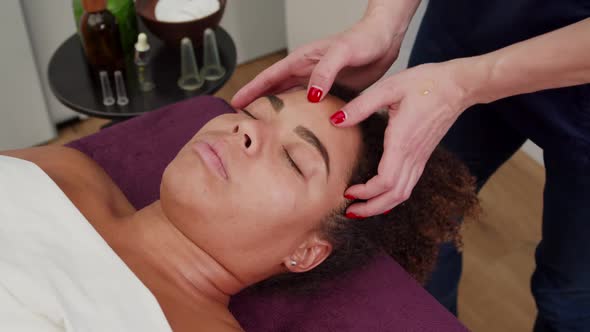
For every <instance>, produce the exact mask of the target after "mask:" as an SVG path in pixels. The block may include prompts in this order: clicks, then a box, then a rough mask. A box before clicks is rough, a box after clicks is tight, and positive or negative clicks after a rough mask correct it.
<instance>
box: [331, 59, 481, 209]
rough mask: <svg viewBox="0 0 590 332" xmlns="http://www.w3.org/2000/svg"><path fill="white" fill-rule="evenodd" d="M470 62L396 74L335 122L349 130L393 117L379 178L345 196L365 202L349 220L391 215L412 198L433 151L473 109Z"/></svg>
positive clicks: (356, 205) (357, 205)
mask: <svg viewBox="0 0 590 332" xmlns="http://www.w3.org/2000/svg"><path fill="white" fill-rule="evenodd" d="M465 61H467V60H463V59H459V60H453V61H448V62H442V63H436V64H425V65H421V66H417V67H414V68H410V69H407V70H405V71H403V72H401V73H399V74H396V75H392V76H390V77H388V78H387V79H384V80H383V81H381V82H379V83H377V84H375V85H374V86H372V87H371V88H369V89H368V90H366V91H365V92H364V93H363V94H362V95H360V96H358V97H357V98H355V99H354V100H352V101H351V102H350V103H348V104H347V105H345V106H344V107H343V108H342V110H341V111H338V112H336V113H335V114H334V115H333V116H332V117H331V118H330V119H331V121H332V123H333V124H334V125H336V126H338V127H348V126H353V125H356V124H357V123H359V122H361V121H362V120H364V119H365V118H367V117H368V116H369V115H371V114H372V113H374V112H375V111H377V110H386V111H387V112H388V113H389V123H388V126H387V129H386V130H385V141H384V145H383V148H384V150H383V156H382V158H381V161H380V163H379V168H378V174H377V175H376V176H375V177H373V178H372V179H370V180H369V181H368V182H367V183H366V184H358V185H354V186H352V187H350V188H348V189H347V190H346V192H345V195H347V196H353V197H354V198H357V199H360V200H363V202H357V203H354V204H352V205H351V206H350V207H349V208H348V209H347V216H348V217H350V218H362V217H368V216H372V215H376V214H380V213H387V212H389V210H390V209H392V208H393V207H395V206H396V205H398V204H400V203H402V202H403V201H405V200H406V199H408V198H409V197H410V194H411V193H412V190H413V188H414V186H415V185H416V182H417V181H418V179H419V178H420V176H421V175H422V171H423V170H424V166H425V164H426V161H427V160H428V158H429V157H430V155H431V154H432V152H433V150H434V148H435V147H436V146H437V144H438V143H439V142H440V141H441V139H442V138H443V136H444V135H445V133H446V132H447V131H448V130H449V128H450V127H451V125H452V124H453V123H454V122H455V120H456V119H457V117H458V116H459V115H460V114H461V113H462V111H463V110H465V109H466V108H467V107H469V106H471V105H472V104H473V103H472V102H470V101H469V100H468V99H469V98H468V91H467V90H466V89H464V88H463V86H466V85H464V84H462V82H463V81H464V80H463V77H462V76H465V75H464V74H465V70H466V69H467V70H469V69H468V68H469V64H468V63H465ZM364 200H366V202H365V201H364ZM393 213H395V211H394V212H393Z"/></svg>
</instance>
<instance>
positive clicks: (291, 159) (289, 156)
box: [283, 148, 304, 178]
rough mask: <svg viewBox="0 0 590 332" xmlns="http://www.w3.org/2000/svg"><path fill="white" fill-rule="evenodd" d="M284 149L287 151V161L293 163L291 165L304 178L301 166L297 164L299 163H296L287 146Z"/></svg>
mask: <svg viewBox="0 0 590 332" xmlns="http://www.w3.org/2000/svg"><path fill="white" fill-rule="evenodd" d="M283 151H285V158H287V161H288V162H289V164H291V167H292V168H293V169H294V170H295V171H296V172H297V173H298V174H299V176H301V177H302V178H303V177H304V176H303V172H302V171H301V169H300V168H299V166H297V164H296V163H295V161H294V160H293V158H291V155H290V154H289V151H287V149H285V148H283Z"/></svg>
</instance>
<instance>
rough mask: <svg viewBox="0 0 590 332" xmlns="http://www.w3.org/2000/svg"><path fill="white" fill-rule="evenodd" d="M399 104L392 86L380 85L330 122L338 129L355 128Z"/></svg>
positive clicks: (358, 98) (350, 103)
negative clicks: (383, 110) (374, 115)
mask: <svg viewBox="0 0 590 332" xmlns="http://www.w3.org/2000/svg"><path fill="white" fill-rule="evenodd" d="M398 102H399V96H398V95H397V91H396V89H395V88H394V87H393V86H392V84H390V83H386V84H378V85H376V86H373V87H371V88H369V89H368V90H367V91H365V92H363V93H362V94H361V95H360V96H358V97H356V98H354V99H353V100H352V101H350V102H349V103H348V104H346V105H344V107H342V109H340V110H339V111H338V112H336V113H334V114H333V115H332V116H331V117H330V121H331V122H332V124H333V125H335V126H338V127H350V126H354V125H356V124H358V123H359V122H361V121H363V120H364V119H366V118H368V117H369V115H371V114H373V113H375V112H376V111H378V110H380V109H382V108H385V107H388V106H390V105H394V104H397V103H398Z"/></svg>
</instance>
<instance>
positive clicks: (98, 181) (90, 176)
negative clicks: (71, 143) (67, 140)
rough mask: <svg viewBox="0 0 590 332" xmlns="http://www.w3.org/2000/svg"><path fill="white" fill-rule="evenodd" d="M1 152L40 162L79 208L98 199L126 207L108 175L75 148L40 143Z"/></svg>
mask: <svg viewBox="0 0 590 332" xmlns="http://www.w3.org/2000/svg"><path fill="white" fill-rule="evenodd" d="M0 155H6V156H9V157H14V158H19V159H23V160H28V161H30V162H32V163H34V164H36V165H37V166H39V167H40V168H41V169H42V170H43V171H44V172H45V173H47V175H48V176H49V177H50V178H51V179H52V180H53V181H54V182H55V183H56V184H57V185H58V186H59V187H60V189H61V190H62V191H63V192H64V193H65V194H66V195H67V196H68V197H69V198H70V199H71V200H72V201H73V202H74V204H75V205H76V206H77V207H78V208H79V209H80V210H82V209H83V208H85V207H86V205H87V203H88V204H89V203H90V202H92V201H94V202H97V200H98V201H102V202H104V203H105V204H107V205H108V206H111V207H112V206H116V207H117V208H124V209H125V210H127V208H128V202H127V199H126V198H125V196H124V195H123V193H122V192H121V191H120V189H119V187H118V186H117V185H116V184H115V183H114V182H113V180H112V179H111V178H110V176H109V175H108V174H106V172H105V171H104V170H103V169H102V168H101V167H100V165H98V164H97V163H96V162H95V161H94V160H92V159H91V158H89V157H88V156H86V155H85V154H83V153H82V152H80V151H78V150H75V149H72V148H68V147H64V146H42V147H35V148H28V149H21V150H10V151H2V152H0Z"/></svg>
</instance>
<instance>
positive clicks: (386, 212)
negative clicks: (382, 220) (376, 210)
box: [383, 209, 393, 215]
mask: <svg viewBox="0 0 590 332" xmlns="http://www.w3.org/2000/svg"><path fill="white" fill-rule="evenodd" d="M391 210H393V209H389V210H387V211H385V212H383V214H384V215H385V214H388V213H389V212H391Z"/></svg>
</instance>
